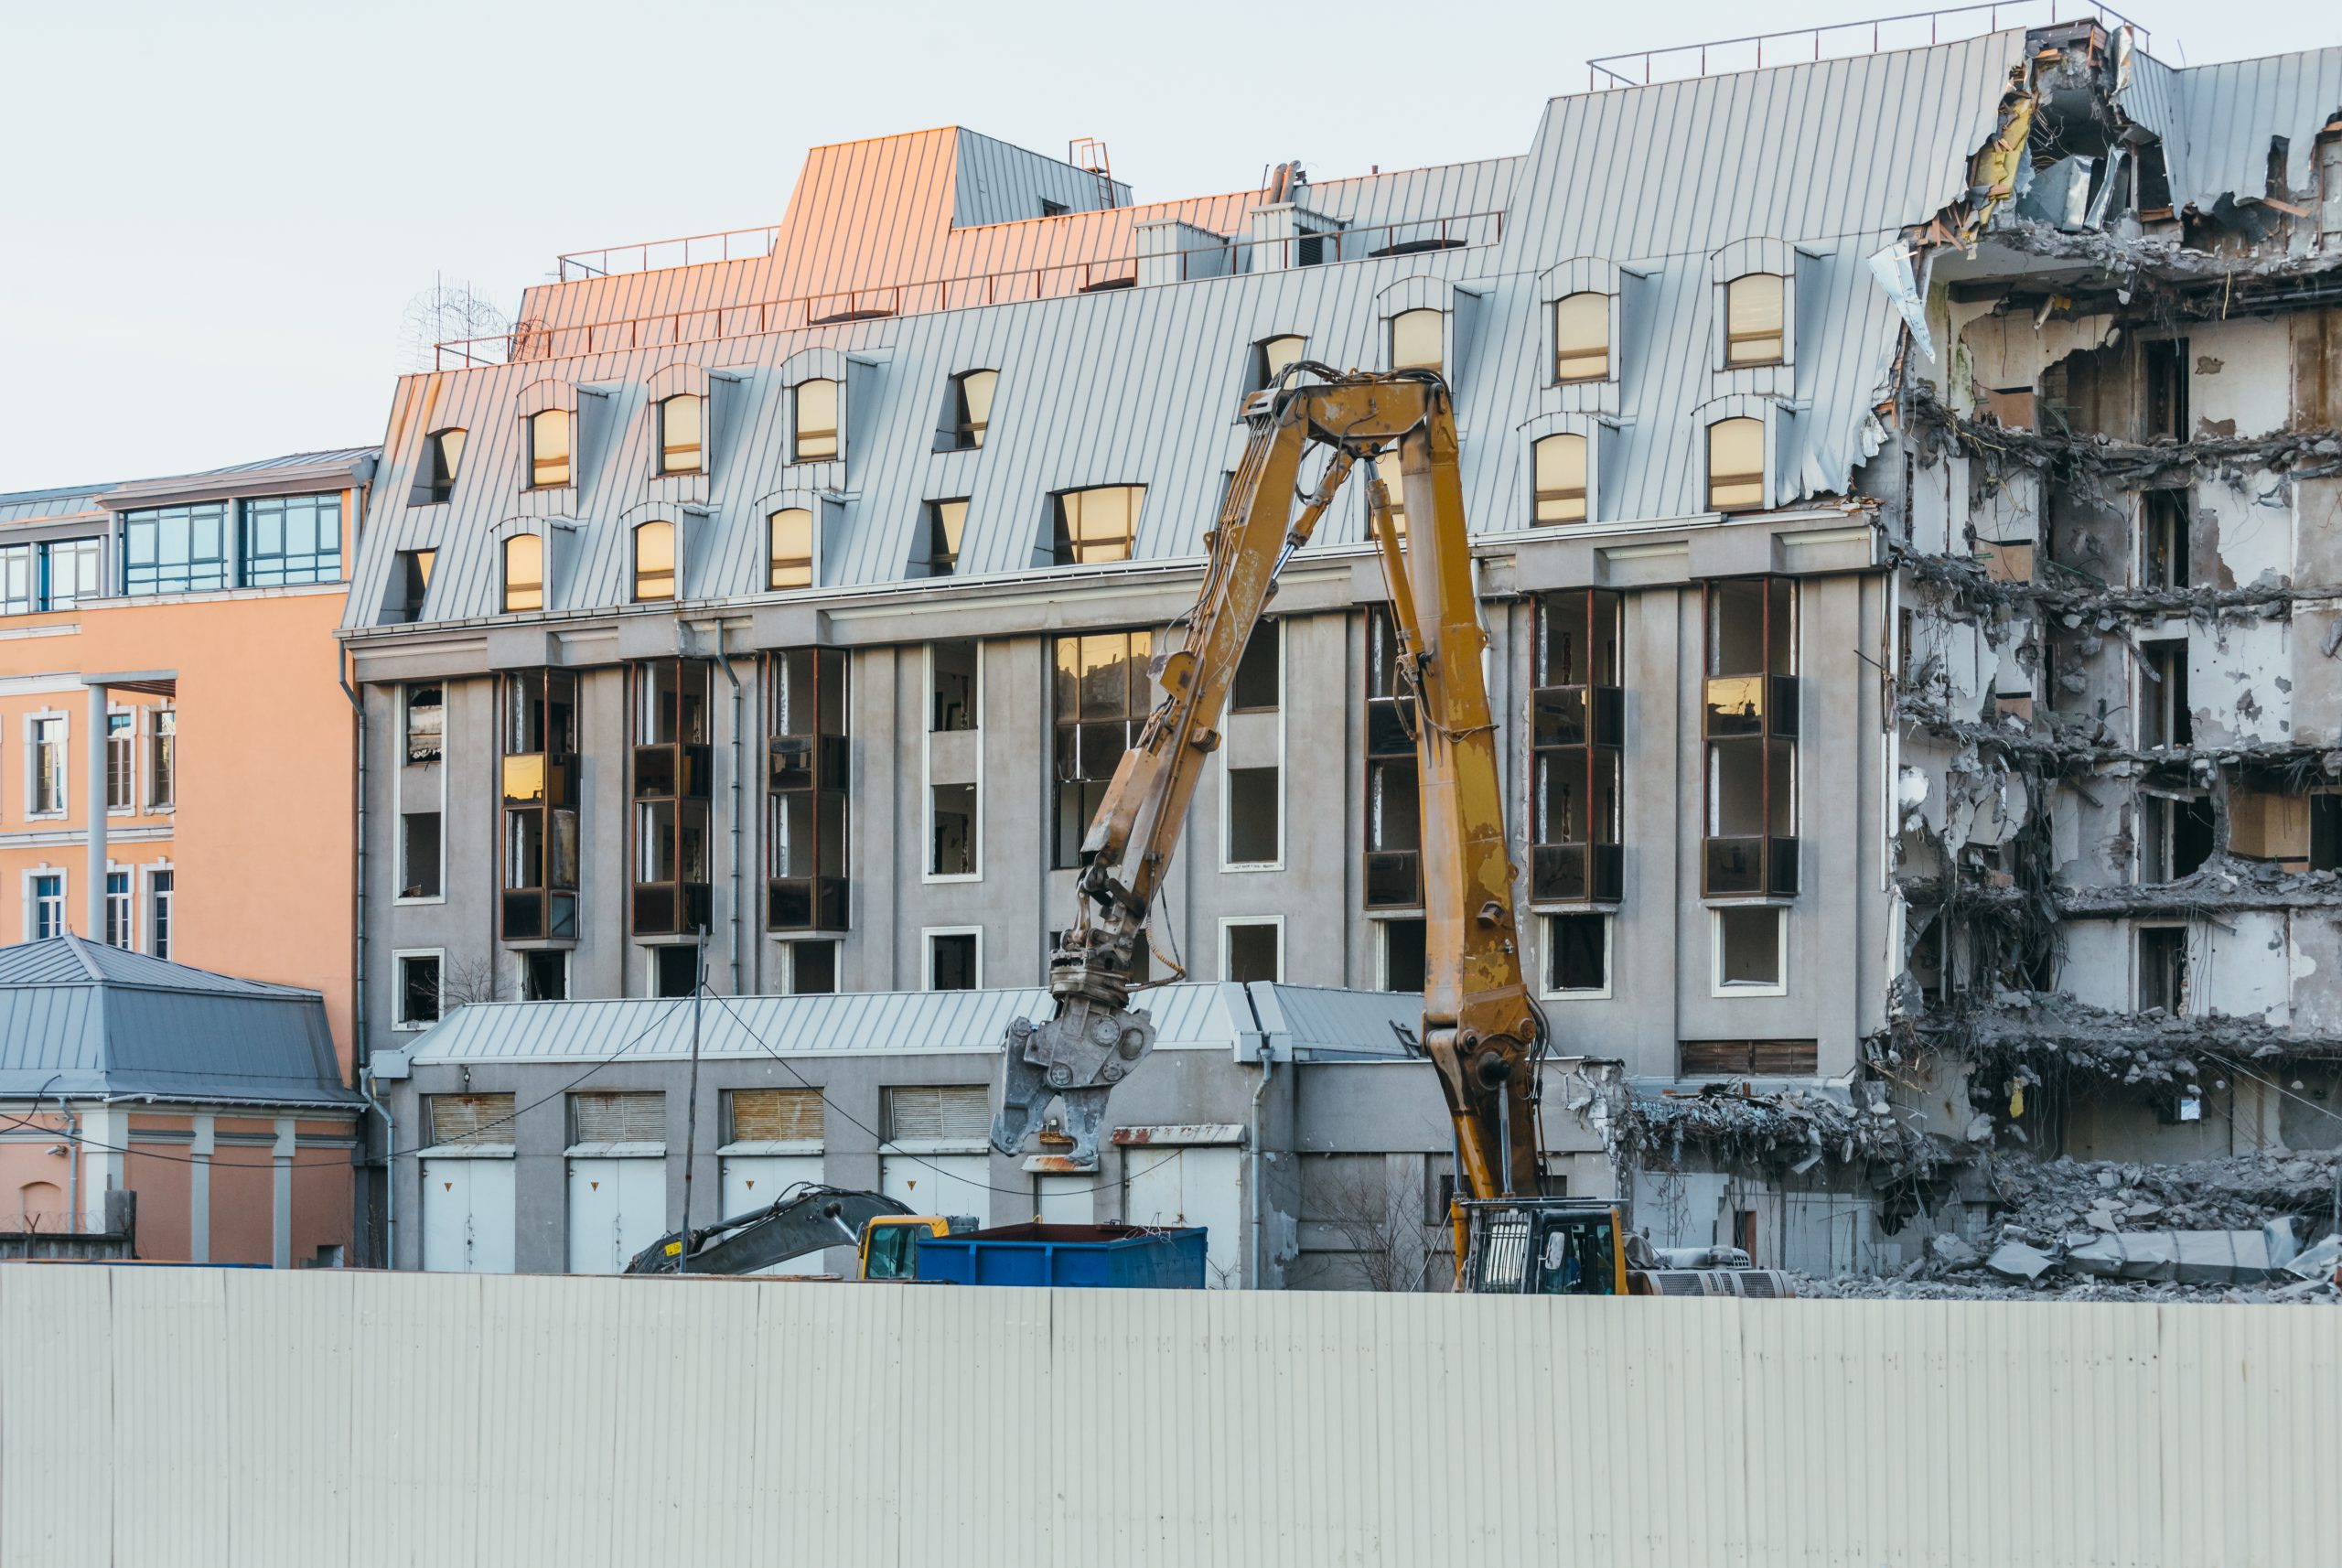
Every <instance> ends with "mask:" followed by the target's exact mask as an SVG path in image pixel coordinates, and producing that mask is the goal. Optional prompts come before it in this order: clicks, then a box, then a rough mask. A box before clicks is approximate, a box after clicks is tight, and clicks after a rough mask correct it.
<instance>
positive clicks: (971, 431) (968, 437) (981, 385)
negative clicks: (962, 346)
mask: <svg viewBox="0 0 2342 1568" xmlns="http://www.w3.org/2000/svg"><path fill="white" fill-rule="evenodd" d="M999 390H1000V372H999V371H962V372H961V373H960V374H958V375H956V376H953V377H952V378H951V396H950V399H949V400H948V402H947V403H946V404H945V407H944V411H943V428H942V429H940V430H939V431H937V432H936V435H937V440H936V443H935V449H936V450H937V451H939V452H973V451H976V450H978V449H979V448H981V447H982V446H983V444H984V433H985V432H986V431H987V430H989V429H990V428H991V427H992V403H993V394H994V393H995V392H998V391H999Z"/></svg>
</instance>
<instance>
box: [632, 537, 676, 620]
mask: <svg viewBox="0 0 2342 1568" xmlns="http://www.w3.org/2000/svg"><path fill="white" fill-rule="evenodd" d="M674 596H675V525H674V524H673V523H671V522H666V521H650V522H639V523H637V524H635V528H634V600H635V603H637V604H644V603H648V602H650V601H651V600H654V599H671V598H673V597H674Z"/></svg>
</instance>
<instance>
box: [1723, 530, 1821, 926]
mask: <svg viewBox="0 0 2342 1568" xmlns="http://www.w3.org/2000/svg"><path fill="white" fill-rule="evenodd" d="M1706 597H1707V677H1706V682H1705V685H1704V688H1703V712H1704V726H1703V727H1704V729H1705V732H1706V739H1707V781H1706V795H1707V801H1706V822H1705V840H1706V842H1705V844H1704V846H1703V848H1704V854H1703V864H1702V867H1701V889H1702V891H1703V894H1705V895H1706V896H1707V897H1730V896H1735V895H1764V896H1771V897H1789V896H1790V895H1793V894H1795V893H1796V892H1797V890H1798V802H1797V736H1798V703H1799V687H1798V679H1797V667H1798V661H1797V641H1798V638H1797V586H1796V585H1795V584H1794V583H1792V582H1791V581H1789V579H1788V578H1785V577H1748V578H1736V579H1730V580H1724V581H1715V582H1711V583H1709V584H1708V585H1707V594H1706Z"/></svg>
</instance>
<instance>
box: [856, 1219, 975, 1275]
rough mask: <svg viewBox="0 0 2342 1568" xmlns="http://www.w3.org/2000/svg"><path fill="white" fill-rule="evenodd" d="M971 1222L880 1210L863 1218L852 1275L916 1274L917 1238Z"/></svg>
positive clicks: (943, 1232)
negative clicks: (860, 1248) (857, 1261)
mask: <svg viewBox="0 0 2342 1568" xmlns="http://www.w3.org/2000/svg"><path fill="white" fill-rule="evenodd" d="M972 1227H973V1222H972V1221H967V1222H964V1224H963V1223H962V1222H959V1221H954V1220H951V1219H941V1218H939V1217H936V1216H933V1215H926V1214H881V1215H877V1216H875V1217H873V1218H872V1219H868V1220H866V1221H865V1222H864V1224H863V1227H862V1256H861V1258H860V1260H859V1266H858V1267H857V1268H856V1269H855V1270H854V1274H855V1277H857V1278H859V1279H865V1280H914V1279H917V1278H919V1238H920V1237H922V1236H948V1235H950V1234H951V1232H952V1231H954V1230H961V1229H963V1228H966V1229H972Z"/></svg>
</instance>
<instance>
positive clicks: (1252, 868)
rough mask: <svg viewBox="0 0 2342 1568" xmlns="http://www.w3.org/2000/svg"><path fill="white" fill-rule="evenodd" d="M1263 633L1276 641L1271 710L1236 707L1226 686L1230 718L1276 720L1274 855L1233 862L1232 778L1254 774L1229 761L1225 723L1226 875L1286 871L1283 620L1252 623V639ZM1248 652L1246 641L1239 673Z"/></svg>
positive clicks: (1222, 860)
mask: <svg viewBox="0 0 2342 1568" xmlns="http://www.w3.org/2000/svg"><path fill="white" fill-rule="evenodd" d="M1263 632H1267V633H1269V634H1271V635H1272V636H1273V637H1274V638H1275V639H1276V654H1275V657H1276V703H1275V705H1274V706H1273V707H1266V708H1262V707H1252V708H1240V707H1237V706H1236V705H1235V694H1236V687H1235V682H1234V681H1233V680H1232V679H1231V681H1230V684H1229V702H1228V712H1229V714H1230V715H1231V716H1232V715H1234V714H1253V715H1262V714H1274V715H1275V717H1276V731H1277V749H1276V762H1275V763H1274V765H1273V768H1271V771H1273V772H1274V773H1275V774H1276V776H1277V799H1276V819H1277V820H1276V830H1275V853H1274V854H1271V855H1270V856H1269V858H1268V859H1266V860H1239V859H1237V858H1236V854H1235V839H1236V812H1235V804H1236V792H1235V790H1236V786H1235V779H1234V777H1233V776H1234V775H1235V774H1236V773H1238V772H1250V771H1254V769H1251V768H1237V767H1236V766H1235V765H1234V764H1233V763H1231V762H1230V760H1229V748H1228V746H1227V745H1226V744H1225V739H1226V735H1225V732H1226V730H1227V727H1228V724H1227V721H1226V720H1223V721H1222V723H1221V726H1220V727H1221V730H1222V742H1223V744H1221V745H1220V746H1218V747H1216V748H1215V749H1216V750H1217V751H1218V752H1219V869H1220V871H1221V872H1222V873H1223V874H1226V875H1245V874H1250V873H1253V872H1262V871H1283V870H1284V869H1285V856H1286V825H1287V824H1286V810H1285V800H1286V795H1287V789H1286V783H1287V780H1288V779H1289V778H1290V777H1291V775H1290V772H1289V767H1288V764H1289V758H1288V756H1287V753H1286V749H1285V710H1286V706H1287V703H1286V700H1285V660H1284V618H1282V617H1276V616H1262V618H1260V619H1259V620H1257V621H1255V622H1253V624H1252V636H1253V637H1256V638H1257V637H1259V636H1261V635H1262V633H1263ZM1251 652H1252V644H1251V642H1250V641H1249V640H1248V641H1247V643H1246V645H1245V651H1244V653H1243V654H1240V655H1239V656H1238V660H1237V663H1238V667H1239V668H1240V669H1241V667H1242V664H1243V660H1244V658H1245V657H1246V656H1248V655H1249V654H1250V653H1251Z"/></svg>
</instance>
